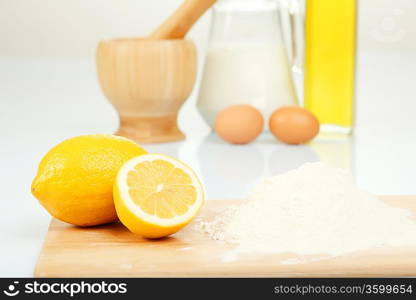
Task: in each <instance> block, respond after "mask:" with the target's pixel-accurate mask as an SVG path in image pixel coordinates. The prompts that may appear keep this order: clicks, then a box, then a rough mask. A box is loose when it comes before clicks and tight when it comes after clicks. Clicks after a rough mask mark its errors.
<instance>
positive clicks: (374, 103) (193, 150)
mask: <svg viewBox="0 0 416 300" xmlns="http://www.w3.org/2000/svg"><path fill="white" fill-rule="evenodd" d="M415 57H416V56H412V55H410V54H406V53H402V54H395V55H393V54H383V53H365V54H360V55H359V58H358V78H357V83H358V84H357V114H356V120H357V122H356V129H355V134H354V136H353V137H352V138H351V139H347V140H344V141H323V140H317V141H314V142H313V143H312V144H311V145H309V146H286V145H283V144H281V143H278V142H276V141H275V140H273V139H272V138H271V137H270V136H267V135H266V136H263V137H261V139H260V140H259V141H258V142H256V143H254V144H251V145H247V146H231V145H227V144H224V143H222V142H221V141H219V140H218V139H217V138H216V137H214V136H212V135H210V132H209V130H208V128H207V126H206V125H205V124H204V123H203V121H202V119H201V118H200V117H199V115H198V112H197V111H196V109H195V105H194V103H195V94H196V91H197V89H195V91H194V95H192V96H191V99H189V101H188V102H187V103H186V105H185V106H184V108H183V110H182V111H181V115H180V126H181V128H182V129H183V130H184V131H185V132H186V134H187V136H188V138H187V139H186V141H184V142H179V143H170V144H160V145H152V146H146V148H147V149H148V150H149V151H152V152H160V153H166V154H169V155H172V156H176V157H179V158H180V159H182V160H183V161H185V162H187V163H189V164H190V165H191V166H192V167H193V168H194V169H195V170H196V171H197V172H198V174H200V176H201V178H202V180H203V182H204V183H205V185H206V188H207V190H208V198H209V199H212V200H214V199H226V198H241V197H244V196H245V195H246V194H247V193H248V192H249V191H250V189H251V188H252V187H253V185H255V184H256V182H258V181H259V180H260V179H261V178H262V177H265V176H271V175H274V174H278V173H282V172H285V171H287V170H290V169H293V168H295V167H297V166H300V165H301V164H303V163H304V162H308V161H318V160H322V161H325V162H327V163H329V164H332V165H335V166H340V167H346V168H350V169H351V170H352V172H353V173H354V175H355V177H356V181H357V184H358V185H359V186H361V187H362V188H364V189H367V190H369V191H370V192H372V193H375V194H416V184H415V175H414V174H415V173H414V170H415V168H416V117H415V114H416V89H415V88H416V84H415V80H414V78H415V76H414V75H415V70H416V59H415ZM0 122H1V125H2V126H1V128H3V129H2V140H1V146H0V158H1V167H0V184H1V193H2V197H1V200H0V211H1V212H3V215H2V217H1V218H0V237H1V246H0V276H1V277H15V276H16V277H18V276H19V277H20V276H32V273H33V268H34V265H35V262H36V259H37V256H38V255H39V251H40V248H41V245H42V242H43V239H44V237H45V233H46V231H47V227H48V224H49V221H50V216H49V215H48V214H47V213H46V212H45V211H44V209H43V208H42V207H41V206H40V205H39V204H38V203H37V201H36V199H35V198H34V197H33V196H32V195H31V193H30V183H31V181H32V179H33V178H34V176H35V172H36V168H37V165H38V163H39V160H40V159H41V158H42V156H43V155H44V154H45V153H46V152H47V151H48V149H49V148H50V147H52V146H53V145H55V144H56V143H58V142H60V141H62V140H63V139H65V138H68V137H72V136H76V135H80V134H88V133H112V132H114V131H115V129H116V128H117V124H118V120H117V115H116V113H115V111H114V110H113V108H112V107H111V106H110V104H109V103H108V102H107V101H106V100H105V98H104V96H103V95H102V93H101V91H100V89H99V86H98V84H97V81H96V78H95V66H94V62H93V61H92V60H72V61H71V60H58V59H41V60H40V59H38V60H21V59H20V60H19V59H15V58H10V59H1V60H0Z"/></svg>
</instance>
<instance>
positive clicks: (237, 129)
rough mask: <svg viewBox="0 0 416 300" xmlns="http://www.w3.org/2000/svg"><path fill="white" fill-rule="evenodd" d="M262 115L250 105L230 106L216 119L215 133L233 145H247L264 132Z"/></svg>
mask: <svg viewBox="0 0 416 300" xmlns="http://www.w3.org/2000/svg"><path fill="white" fill-rule="evenodd" d="M263 126H264V119H263V116H262V114H261V113H260V112H259V111H258V110H257V109H256V108H254V107H252V106H250V105H235V106H230V107H228V108H226V109H224V110H223V111H221V112H220V113H219V114H218V115H217V118H216V119H215V132H216V133H217V134H218V135H219V136H220V137H221V138H222V139H224V140H225V141H227V142H229V143H232V144H247V143H250V142H251V141H253V140H255V139H256V138H257V137H258V136H259V135H260V133H261V132H262V131H263Z"/></svg>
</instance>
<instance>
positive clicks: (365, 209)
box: [196, 162, 416, 264]
mask: <svg viewBox="0 0 416 300" xmlns="http://www.w3.org/2000/svg"><path fill="white" fill-rule="evenodd" d="M196 229H197V230H198V231H200V232H203V233H206V234H208V235H209V236H210V237H211V238H212V239H214V240H220V241H224V242H227V243H233V244H236V246H237V247H236V249H235V250H234V253H241V252H272V253H275V252H278V253H284V252H289V253H297V254H302V255H319V254H320V255H327V256H335V255H343V254H345V253H350V252H355V251H359V250H364V249H368V248H373V247H381V246H392V247H395V246H397V247H400V246H416V222H415V219H414V217H413V216H412V214H411V212H410V211H408V210H406V209H401V208H394V207H391V206H389V205H387V204H385V203H384V202H382V201H380V200H379V199H378V198H376V197H375V196H373V195H371V194H369V193H367V192H365V191H362V190H360V189H359V188H357V187H356V185H355V184H354V180H353V177H352V175H351V174H350V173H349V172H347V171H345V170H343V169H336V168H332V167H329V166H327V165H325V164H323V163H320V162H318V163H307V164H305V165H303V166H301V167H300V168H298V169H296V170H293V171H290V172H288V173H286V174H283V175H278V176H275V177H271V178H268V179H265V180H264V181H263V182H262V183H261V184H259V185H258V186H257V187H256V188H255V189H254V190H253V191H252V193H251V195H250V196H249V197H248V199H247V200H246V202H245V203H243V204H242V205H240V206H232V207H229V208H226V209H225V210H224V211H222V212H221V213H220V214H219V215H217V216H216V217H215V219H214V220H212V221H209V222H207V221H200V222H198V223H197V224H196ZM229 256H230V257H224V259H225V261H232V260H233V257H232V255H231V254H230V255H229ZM287 263H289V264H290V263H294V262H293V261H290V260H289V261H287Z"/></svg>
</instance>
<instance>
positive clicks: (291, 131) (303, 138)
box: [269, 106, 320, 145]
mask: <svg viewBox="0 0 416 300" xmlns="http://www.w3.org/2000/svg"><path fill="white" fill-rule="evenodd" d="M319 127H320V125H319V121H318V119H317V118H316V117H315V116H314V115H313V114H312V113H311V112H310V111H308V110H307V109H305V108H302V107H299V106H284V107H281V108H279V109H277V110H276V111H274V112H273V114H272V115H271V117H270V120H269V128H270V131H271V132H272V133H273V135H274V136H275V137H276V138H277V139H278V140H280V141H282V142H284V143H286V144H294V145H295V144H303V143H306V142H308V141H310V140H312V139H313V138H314V137H315V136H316V135H317V134H318V133H319Z"/></svg>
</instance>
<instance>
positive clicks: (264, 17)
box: [197, 0, 299, 128]
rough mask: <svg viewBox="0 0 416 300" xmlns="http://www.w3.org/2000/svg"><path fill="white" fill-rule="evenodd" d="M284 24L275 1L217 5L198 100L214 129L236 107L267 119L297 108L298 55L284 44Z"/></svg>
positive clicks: (240, 0) (244, 0) (231, 0)
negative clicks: (284, 108) (218, 119)
mask: <svg viewBox="0 0 416 300" xmlns="http://www.w3.org/2000/svg"><path fill="white" fill-rule="evenodd" d="M287 20H289V21H290V20H291V18H287ZM282 21H284V20H283V18H282V10H280V9H279V2H278V1H276V0H222V1H219V2H218V3H217V4H216V5H215V6H214V8H213V14H212V23H211V31H210V38H209V44H208V48H207V53H206V60H205V67H204V71H203V75H202V81H201V87H200V91H199V98H198V101H197V107H198V109H199V111H200V113H201V114H202V116H203V118H204V119H205V120H206V122H207V123H208V124H209V125H210V126H211V127H212V126H213V123H214V121H215V117H216V115H217V114H218V113H219V112H220V111H222V110H223V109H225V108H227V107H229V106H232V105H238V104H249V105H252V106H254V107H256V108H257V109H259V110H260V111H261V112H262V113H263V116H264V118H265V120H267V119H268V117H269V116H270V114H271V113H273V111H274V110H276V109H278V108H279V107H281V106H284V105H295V104H297V102H298V100H297V95H296V91H295V85H294V81H293V78H292V71H291V67H292V66H291V63H290V62H289V60H288V57H290V58H293V60H295V59H294V58H295V55H292V54H291V53H288V51H287V50H288V49H287V48H286V47H285V45H284V38H287V36H283V33H282V32H283V30H286V29H285V28H282V24H284V23H282ZM292 21H293V20H292ZM290 23H291V22H289V23H286V25H287V26H289V27H291V26H293V24H292V25H291V24H290ZM292 23H293V22H292ZM283 26H284V25H283ZM292 45H293V43H292ZM290 51H291V52H292V53H293V51H294V50H293V49H290ZM288 54H289V55H288ZM298 68H299V67H298ZM265 128H267V126H265Z"/></svg>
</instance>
